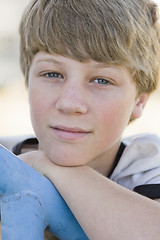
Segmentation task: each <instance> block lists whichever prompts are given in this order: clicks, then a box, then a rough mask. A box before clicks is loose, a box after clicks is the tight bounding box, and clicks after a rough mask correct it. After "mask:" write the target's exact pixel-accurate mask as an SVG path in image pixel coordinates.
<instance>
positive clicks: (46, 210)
mask: <svg viewBox="0 0 160 240" xmlns="http://www.w3.org/2000/svg"><path fill="white" fill-rule="evenodd" d="M0 207H1V228H2V229H1V230H2V240H13V239H14V240H15V239H16V240H22V239H23V240H28V239H30V240H35V239H38V240H42V239H44V236H43V234H44V229H45V228H46V227H48V229H49V231H50V232H52V233H53V234H54V235H55V236H57V237H58V238H59V239H61V240H87V239H88V238H87V236H86V235H85V233H84V232H83V230H82V228H81V227H80V225H79V223H78V222H77V220H76V218H75V217H74V215H73V214H72V212H71V211H70V209H69V207H68V206H67V204H66V203H65V201H64V200H63V198H62V197H61V196H60V194H59V193H58V191H57V190H56V188H55V187H54V185H53V184H52V183H51V182H50V181H49V180H48V179H47V178H46V177H44V176H43V175H41V174H40V173H39V172H37V171H36V170H35V169H33V168H32V167H30V166H29V165H28V164H26V163H24V162H23V161H21V160H20V159H19V158H18V157H16V156H15V155H14V154H13V153H11V152H10V151H8V150H7V149H6V148H4V147H2V146H1V145H0Z"/></svg>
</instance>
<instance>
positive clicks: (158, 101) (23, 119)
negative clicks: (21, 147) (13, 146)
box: [0, 0, 160, 136]
mask: <svg viewBox="0 0 160 240" xmlns="http://www.w3.org/2000/svg"><path fill="white" fill-rule="evenodd" d="M28 2H29V1H28V0H5V1H4V0H0V136H9V135H19V134H28V133H33V130H32V127H31V123H30V117H29V106H28V97H27V91H26V89H25V87H24V79H23V76H22V74H21V72H20V68H19V49H18V43H19V38H18V24H19V20H20V17H21V14H22V11H23V9H24V6H25V5H26V4H27V3H28ZM158 2H159V1H158ZM141 132H153V133H157V134H158V135H160V89H159V90H158V91H157V92H156V93H154V94H153V96H151V98H150V100H149V102H148V105H147V106H146V108H145V111H144V114H143V117H142V118H141V119H139V120H137V121H136V122H135V123H132V124H131V125H130V126H129V127H128V128H127V130H126V131H125V135H131V134H136V133H141Z"/></svg>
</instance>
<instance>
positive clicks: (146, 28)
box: [20, 0, 160, 93]
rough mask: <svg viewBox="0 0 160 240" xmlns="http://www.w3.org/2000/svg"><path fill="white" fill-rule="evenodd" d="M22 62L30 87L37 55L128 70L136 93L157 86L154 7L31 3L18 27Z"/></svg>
mask: <svg viewBox="0 0 160 240" xmlns="http://www.w3.org/2000/svg"><path fill="white" fill-rule="evenodd" d="M20 46H21V51H20V59H21V60H20V62H21V68H22V71H23V73H24V75H25V78H26V82H27V81H28V73H29V69H30V66H31V63H32V60H33V57H34V55H35V54H36V53H38V52H39V51H45V52H47V53H51V54H54V53H56V54H61V55H63V56H67V57H71V58H74V59H76V60H79V61H87V60H89V59H93V60H95V61H98V62H108V63H111V64H118V65H123V66H126V67H127V68H128V69H129V70H130V71H131V72H132V74H133V79H134V80H135V82H136V84H137V89H138V92H139V93H141V92H148V93H150V92H152V91H153V90H154V89H155V88H156V87H157V84H158V78H159V65H160V40H159V23H158V7H157V5H156V4H155V3H153V2H151V1H150V0H112V1H111V0H34V1H33V2H31V3H30V5H29V6H28V7H27V8H26V9H25V11H24V14H23V17H22V20H21V23H20Z"/></svg>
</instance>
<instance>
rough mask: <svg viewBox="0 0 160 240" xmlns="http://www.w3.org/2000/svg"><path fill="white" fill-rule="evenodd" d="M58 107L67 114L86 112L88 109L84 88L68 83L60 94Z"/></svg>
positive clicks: (57, 102)
mask: <svg viewBox="0 0 160 240" xmlns="http://www.w3.org/2000/svg"><path fill="white" fill-rule="evenodd" d="M56 108H57V109H58V110H59V111H62V112H63V113H65V114H77V113H79V114H85V113H86V112H87V110H88V108H87V103H86V98H85V93H84V89H83V88H82V87H80V86H76V85H67V86H66V87H65V88H64V89H63V90H62V91H61V92H60V94H59V95H58V98H57V101H56Z"/></svg>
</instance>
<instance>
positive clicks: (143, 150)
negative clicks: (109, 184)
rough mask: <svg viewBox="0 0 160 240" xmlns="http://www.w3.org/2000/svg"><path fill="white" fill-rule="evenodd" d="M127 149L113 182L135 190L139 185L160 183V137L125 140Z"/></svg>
mask: <svg viewBox="0 0 160 240" xmlns="http://www.w3.org/2000/svg"><path fill="white" fill-rule="evenodd" d="M123 142H124V143H125V145H126V148H125V150H124V152H123V154H122V156H121V159H120V161H119V163H118V165H117V167H116V168H115V170H114V172H113V174H112V175H111V180H113V181H115V182H117V183H118V184H120V185H123V186H125V187H127V188H129V189H131V190H133V189H134V188H135V187H136V186H138V185H143V184H156V183H160V137H159V136H157V135H154V134H141V135H135V136H131V137H128V138H124V139H123Z"/></svg>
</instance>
